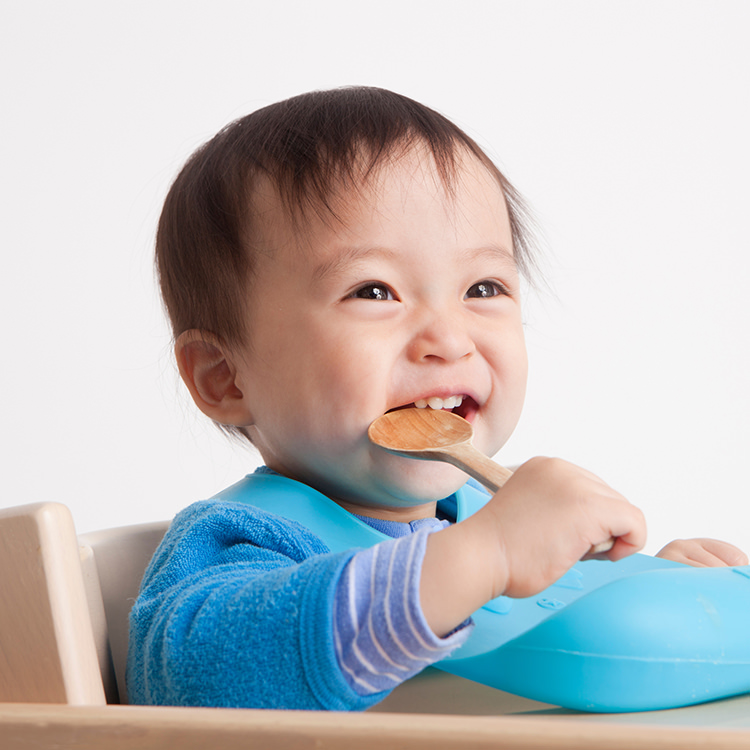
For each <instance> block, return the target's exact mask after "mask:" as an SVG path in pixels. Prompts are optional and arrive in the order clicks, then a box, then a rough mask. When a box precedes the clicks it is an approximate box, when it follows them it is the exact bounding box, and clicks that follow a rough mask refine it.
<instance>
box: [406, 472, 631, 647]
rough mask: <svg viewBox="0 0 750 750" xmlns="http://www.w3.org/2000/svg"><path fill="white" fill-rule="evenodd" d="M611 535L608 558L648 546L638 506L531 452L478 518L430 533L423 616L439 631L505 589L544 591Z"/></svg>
mask: <svg viewBox="0 0 750 750" xmlns="http://www.w3.org/2000/svg"><path fill="white" fill-rule="evenodd" d="M612 537H614V538H615V543H614V546H613V547H612V549H611V550H609V552H607V553H605V555H604V556H606V557H607V558H609V559H610V560H619V559H620V558H622V557H626V556H627V555H630V554H632V553H633V552H637V551H638V550H639V549H640V548H641V547H642V546H643V544H644V542H645V541H646V524H645V522H644V520H643V514H642V513H641V512H640V511H639V510H638V508H635V507H634V506H632V505H631V504H630V503H629V502H628V501H627V500H625V498H623V497H622V495H620V494H618V493H617V492H615V491H614V490H613V489H612V488H611V487H608V486H607V485H606V484H605V483H604V482H602V480H601V479H599V478H598V477H595V476H594V475H593V474H590V473H589V472H587V471H584V470H583V469H579V468H578V467H577V466H573V465H572V464H569V463H567V462H566V461H561V460H559V459H552V458H533V459H531V461H527V462H526V463H525V464H523V466H521V467H520V468H519V469H518V470H517V471H516V472H515V473H514V474H513V476H512V477H511V478H510V479H509V480H508V481H507V483H506V484H505V486H503V487H502V488H501V489H500V490H498V491H497V492H496V493H495V495H494V497H493V498H492V499H491V500H490V501H489V502H488V503H487V504H486V505H485V506H484V507H483V508H481V509H480V510H478V511H477V512H476V513H475V514H474V515H473V516H469V518H467V519H465V520H463V521H461V522H460V523H456V524H453V525H452V526H449V527H447V528H445V529H442V530H441V531H438V532H436V533H434V534H431V535H430V537H429V538H428V540H427V550H426V552H425V557H424V562H423V564H422V576H421V580H420V598H421V603H422V611H423V613H424V616H425V619H426V621H427V623H428V624H429V626H430V627H431V628H432V630H433V632H434V633H436V634H437V635H439V636H441V637H442V636H444V635H445V634H446V633H449V632H450V631H451V630H453V629H454V628H455V627H456V626H457V625H458V624H460V623H461V622H463V621H464V620H465V619H466V617H468V616H469V615H470V614H471V613H472V612H474V611H475V610H476V609H477V608H479V607H481V606H482V605H483V604H486V603H487V602H488V601H489V600H490V599H494V598H495V597H496V596H499V595H500V594H505V595H507V596H514V597H524V596H532V595H533V594H536V593H538V592H540V591H543V590H544V589H546V588H547V587H548V586H550V585H551V584H553V583H554V582H555V581H556V580H558V578H560V577H561V576H562V575H563V574H564V573H565V572H566V571H567V570H568V569H569V568H570V567H571V566H572V565H574V564H575V563H576V562H578V560H580V559H581V558H582V557H584V556H585V555H586V554H587V553H588V552H589V550H590V549H591V548H592V547H593V546H594V545H597V544H601V543H602V542H607V541H609V540H610V539H611V538H612Z"/></svg>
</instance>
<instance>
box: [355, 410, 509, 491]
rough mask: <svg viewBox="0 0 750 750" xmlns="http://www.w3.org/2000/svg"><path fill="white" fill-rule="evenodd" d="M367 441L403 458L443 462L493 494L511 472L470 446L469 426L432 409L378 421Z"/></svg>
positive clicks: (401, 412) (386, 416) (398, 413)
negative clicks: (461, 471)
mask: <svg viewBox="0 0 750 750" xmlns="http://www.w3.org/2000/svg"><path fill="white" fill-rule="evenodd" d="M367 435H368V436H369V438H370V440H371V441H372V442H373V443H375V445H379V446H380V447H381V448H385V449H386V450H387V451H389V452H390V453H395V454H396V455H398V456H406V457H407V458H424V459H427V460H429V461H446V462H447V463H449V464H453V465H454V466H458V468H459V469H461V470H463V471H465V472H466V473H467V474H468V475H469V476H471V477H474V479H476V480H477V481H478V482H481V483H482V484H483V485H484V486H485V487H486V488H487V489H488V490H490V492H497V491H498V490H499V489H500V488H501V487H502V486H503V485H504V484H505V483H506V482H507V481H508V479H510V477H511V476H513V472H512V471H510V470H509V469H506V468H504V467H502V466H500V464H496V463H495V462H494V461H492V460H491V459H489V458H487V456H485V455H484V453H480V452H479V451H478V450H477V449H476V448H475V447H474V446H473V445H472V444H471V439H472V438H473V437H474V430H473V428H472V426H471V425H470V424H469V423H468V422H467V421H466V420H465V419H464V418H463V417H459V416H458V414H454V413H453V412H451V411H442V410H435V409H399V410H398V411H391V412H388V414H383V416H382V417H378V418H377V419H376V420H375V421H374V422H373V423H372V424H371V425H370V429H369V430H368V431H367Z"/></svg>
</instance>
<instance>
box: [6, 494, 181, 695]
mask: <svg viewBox="0 0 750 750" xmlns="http://www.w3.org/2000/svg"><path fill="white" fill-rule="evenodd" d="M166 526H167V524H166V523H159V524H144V525H141V526H126V527H122V528H119V529H112V530H108V531H99V532H94V533H92V534H88V535H86V536H84V537H82V538H81V539H80V540H79V539H78V538H77V536H76V532H75V527H74V524H73V519H72V517H71V515H70V512H69V511H68V509H67V508H66V507H65V506H64V505H61V504H59V503H39V504H35V505H26V506H21V507H17V508H6V509H0V702H14V703H21V702H26V703H68V704H77V705H101V704H104V703H105V702H106V703H117V702H123V703H124V702H126V700H127V694H126V691H125V659H126V656H127V632H128V611H129V609H130V606H131V605H132V602H133V601H134V599H135V596H136V594H137V591H138V585H139V583H140V580H141V577H142V575H143V571H144V569H145V567H146V565H147V564H148V561H149V559H150V558H151V555H152V554H153V551H154V549H155V548H156V545H157V544H158V543H159V540H160V539H161V537H162V536H163V534H164V532H165V530H166Z"/></svg>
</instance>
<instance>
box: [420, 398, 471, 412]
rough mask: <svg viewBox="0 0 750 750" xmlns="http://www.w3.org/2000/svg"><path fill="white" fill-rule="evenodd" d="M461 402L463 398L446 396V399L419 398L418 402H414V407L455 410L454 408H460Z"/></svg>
mask: <svg viewBox="0 0 750 750" xmlns="http://www.w3.org/2000/svg"><path fill="white" fill-rule="evenodd" d="M463 400H464V397H463V396H448V398H438V397H437V396H432V397H430V398H420V399H419V401H415V402H414V406H416V407H417V409H426V408H427V407H428V406H429V407H430V409H455V407H457V406H460V404H461V402H462V401H463Z"/></svg>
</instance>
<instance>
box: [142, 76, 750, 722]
mask: <svg viewBox="0 0 750 750" xmlns="http://www.w3.org/2000/svg"><path fill="white" fill-rule="evenodd" d="M524 219H525V212H524V206H523V203H522V201H521V199H520V197H519V195H518V194H517V192H516V191H515V190H514V189H513V187H512V186H511V185H510V184H509V182H508V181H507V180H506V178H505V177H504V176H503V175H502V174H501V173H500V172H499V171H498V169H497V167H495V165H494V164H493V163H492V162H491V160H490V159H489V158H488V157H487V156H486V155H485V154H484V152H483V151H482V150H481V149H480V148H479V147H478V146H477V144H476V143H475V142H474V141H473V140H471V139H470V138H469V137H468V136H467V135H466V134H465V133H463V132H462V131H461V130H460V129H458V128H457V127H456V126H455V125H453V124H452V123H451V122H450V121H448V120H447V119H446V118H444V117H443V116H441V115H439V114H438V113H436V112H434V111H432V110H430V109H428V108H427V107H424V106H422V105H420V104H418V103H416V102H414V101H412V100H410V99H407V98H405V97H403V96H400V95H397V94H394V93H391V92H388V91H384V90H380V89H371V88H350V89H341V90H334V91H326V92H316V93H311V94H306V95H302V96H298V97H295V98H293V99H290V100H288V101H284V102H281V103H279V104H275V105H271V106H269V107H266V108H264V109H262V110H259V111H257V112H255V113H253V114H251V115H249V116H247V117H244V118H242V119H240V120H238V121H237V122H235V123H232V124H231V125H229V126H228V127H226V128H225V129H224V130H222V131H221V132H220V133H219V134H218V135H217V136H216V137H214V138H213V139H212V140H211V141H209V142H208V143H207V144H206V145H204V146H203V147H202V148H200V149H199V150H198V151H197V152H196V153H195V154H194V155H193V156H192V158H191V159H190V160H189V161H188V163H187V164H186V166H185V167H184V168H183V170H182V172H181V173H180V175H179V176H178V177H177V179H176V181H175V183H174V185H173V186H172V188H171V190H170V192H169V195H168V197H167V200H166V203H165V206H164V210H163V213H162V216H161V220H160V224H159V230H158V236H157V261H158V268H159V275H160V281H161V286H162V292H163V296H164V300H165V304H166V307H167V310H168V313H169V316H170V319H171V322H172V326H173V330H174V334H175V337H176V355H177V362H178V365H179V369H180V374H181V376H182V379H183V380H184V382H185V384H186V385H187V387H188V389H189V390H190V393H191V395H192V397H193V399H194V401H195V403H196V404H197V406H198V407H199V408H200V410H201V411H203V412H204V413H205V414H206V415H208V416H209V417H210V418H211V419H213V420H214V421H215V422H216V423H218V424H219V425H221V426H222V427H223V428H224V429H225V430H227V431H229V432H231V433H233V434H234V435H237V436H240V437H242V438H243V439H247V440H249V441H250V442H251V443H252V444H253V445H254V446H255V448H256V449H257V450H258V451H259V452H260V454H261V456H262V458H263V461H264V462H265V466H264V467H263V468H262V469H261V470H259V472H260V476H259V477H258V476H257V475H256V479H260V480H263V481H259V482H258V481H256V482H255V484H253V482H249V481H245V482H244V483H243V482H241V483H240V484H238V485H236V486H235V487H233V488H230V490H229V491H226V492H224V493H221V494H220V495H218V496H217V497H215V498H213V499H211V500H208V501H205V502H201V503H197V504H195V505H192V506H190V507H189V508H187V509H186V510H185V511H183V512H182V513H180V514H179V515H178V516H177V517H176V518H175V520H174V522H173V524H172V526H171V527H170V530H169V532H168V533H167V535H166V537H165V539H164V541H163V543H162V545H161V546H160V548H159V549H158V550H157V553H156V555H155V557H154V559H153V561H152V563H151V565H150V567H149V569H148V570H147V572H146V575H145V578H144V581H143V584H142V587H141V593H140V596H139V598H138V600H137V602H136V605H135V607H134V608H133V612H132V615H131V642H130V654H129V664H128V690H129V695H130V700H131V701H132V702H135V703H156V704H173V705H213V706H246V707H277V708H323V709H338V710H342V709H343V710H348V709H362V708H366V707H368V706H370V705H372V704H373V703H375V702H377V701H378V700H380V699H382V698H383V697H384V696H385V695H386V694H387V693H388V691H390V690H391V689H392V688H393V687H395V686H396V685H398V684H399V683H400V682H402V681H404V680H405V679H408V678H409V677H411V676H412V675H414V674H415V673H416V672H418V671H420V670H421V669H423V668H424V667H425V666H427V665H429V664H432V663H435V662H436V661H439V660H440V659H442V658H444V657H445V656H447V655H448V654H449V653H450V652H451V651H453V650H454V649H456V648H457V647H458V646H460V645H461V644H462V643H464V642H465V641H466V639H467V638H468V637H469V636H470V633H471V630H472V621H471V614H472V612H474V611H475V610H477V609H478V608H479V607H481V606H482V605H483V604H485V603H486V602H488V601H489V600H490V599H493V598H495V597H497V596H499V595H501V594H504V595H506V596H511V597H525V596H531V595H532V594H535V593H537V592H539V591H542V590H543V589H545V588H546V587H547V586H549V585H550V584H552V583H553V582H554V581H556V580H557V579H558V578H560V576H562V575H563V574H564V573H565V572H566V571H567V570H568V569H569V568H570V567H571V566H572V565H573V564H574V563H576V562H577V561H578V560H579V559H581V558H582V557H584V556H585V555H586V554H587V552H588V551H589V550H590V549H591V548H592V546H594V545H596V544H599V543H602V542H606V541H607V540H609V539H610V538H614V545H613V546H612V548H611V550H610V551H609V552H607V553H606V557H607V558H609V559H610V560H619V559H621V558H623V557H625V556H627V555H629V554H631V553H633V552H635V551H637V550H638V549H640V548H641V547H642V546H643V544H644V542H645V537H646V530H645V523H644V520H643V517H642V514H641V513H640V511H638V510H637V509H636V508H635V507H634V506H632V505H631V504H630V503H628V502H627V501H626V500H625V499H624V498H623V497H622V496H621V495H619V494H618V493H617V492H615V491H614V490H613V489H611V488H610V487H608V486H607V485H606V484H605V483H604V482H602V481H601V480H600V479H598V478H597V477H596V476H594V475H592V474H590V473H589V472H587V471H584V470H583V469H580V468H577V467H576V466H573V465H571V464H569V463H566V462H564V461H562V460H559V459H551V458H534V459H532V460H530V461H528V462H526V463H525V464H523V465H522V466H521V467H520V468H519V469H518V470H517V471H516V472H515V473H514V474H513V476H512V477H511V479H510V480H509V481H508V482H507V484H506V485H505V486H504V487H503V488H502V489H500V490H499V491H498V492H497V493H496V494H495V495H494V497H491V498H489V496H485V497H484V498H483V499H482V502H483V503H484V505H483V507H481V509H480V510H478V511H477V512H476V513H475V514H474V515H471V516H470V517H468V518H466V519H465V520H462V521H460V522H458V523H456V522H455V520H456V516H455V505H456V502H457V500H456V499H457V498H460V497H462V493H468V492H473V493H477V492H479V490H477V489H474V488H473V487H472V486H471V485H467V484H466V476H465V475H464V474H463V473H462V472H461V471H459V470H458V469H456V468H455V467H452V466H450V465H448V464H439V463H434V462H428V461H415V460H410V459H406V458H399V457H396V456H394V455H391V454H389V453H387V452H385V451H383V450H382V449H380V448H377V447H375V446H373V445H372V444H371V443H370V442H369V441H368V438H367V428H368V426H369V425H370V423H371V422H372V421H373V420H374V419H376V418H377V417H379V416H380V415H382V414H384V413H386V412H388V411H391V410H394V409H401V408H404V407H413V406H416V407H419V408H428V409H451V410H452V411H454V412H456V413H457V414H460V415H461V416H462V417H464V418H465V419H466V420H468V421H469V422H470V423H471V424H472V426H473V428H474V434H475V439H474V443H475V445H476V446H477V447H478V448H479V449H480V450H481V451H483V452H484V453H485V454H487V455H490V456H491V455H494V454H495V453H496V452H497V451H498V450H499V449H500V448H501V447H502V446H503V444H504V443H505V442H506V441H507V439H508V438H509V436H510V435H511V433H512V431H513V429H514V428H515V426H516V423H517V421H518V419H519V416H520V413H521V407H522V404H523V400H524V391H525V385H526V374H527V359H526V350H525V345H524V332H523V324H522V316H521V294H520V287H521V277H522V276H524V275H527V276H528V275H529V274H530V273H531V269H532V268H533V266H534V262H533V261H534V259H533V242H532V239H531V236H530V234H529V231H528V229H527V228H526V224H525V221H524ZM250 479H252V477H251V478H250ZM267 479H268V480H272V481H271V484H270V485H268V486H270V487H272V488H277V490H273V489H272V490H271V493H272V494H271V500H270V503H271V508H272V507H273V492H274V491H278V492H283V493H295V492H306V493H308V495H311V496H313V497H316V498H318V500H316V501H315V502H320V503H323V504H325V503H330V502H331V501H333V503H335V504H337V506H339V507H340V508H343V509H345V511H347V512H348V513H350V514H353V515H354V516H355V517H356V518H357V519H358V520H359V521H361V522H363V523H365V524H367V525H369V526H371V527H373V528H374V529H375V530H377V531H379V532H381V533H382V534H383V535H384V536H383V539H384V541H381V542H380V543H378V544H376V545H375V546H372V547H370V548H367V549H364V550H355V549H351V550H345V551H338V552H335V551H334V552H332V551H331V550H330V548H329V547H328V546H327V545H326V544H325V543H324V542H323V541H322V540H321V539H320V538H319V537H318V536H316V535H315V534H313V533H312V532H311V531H310V530H309V529H307V528H305V527H304V526H303V525H300V524H298V523H295V521H294V520H290V519H288V518H284V517H282V516H280V515H276V514H275V513H274V512H273V510H272V509H271V510H269V508H268V507H265V506H264V507H265V509H261V508H259V507H256V506H255V505H254V504H253V503H254V497H255V499H256V502H258V503H259V504H260V505H263V504H264V503H265V501H264V503H260V496H259V495H257V494H256V495H254V493H257V492H260V491H261V490H262V489H263V488H264V487H266V486H267V483H265V480H267ZM253 488H261V489H259V490H258V489H253ZM308 495H306V496H308ZM266 499H267V498H266ZM485 501H486V502H485ZM321 507H322V506H321ZM660 554H661V555H662V556H664V557H669V558H671V559H673V560H678V561H682V562H687V563H690V564H695V565H727V564H731V565H735V564H745V563H746V562H747V560H746V558H745V557H744V555H743V554H742V553H741V552H740V551H739V550H737V549H736V548H734V547H732V546H731V545H728V544H725V543H722V542H716V541H712V540H692V541H682V542H674V543H672V544H671V545H668V546H667V547H666V548H665V549H664V550H662V552H661V553H660Z"/></svg>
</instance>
